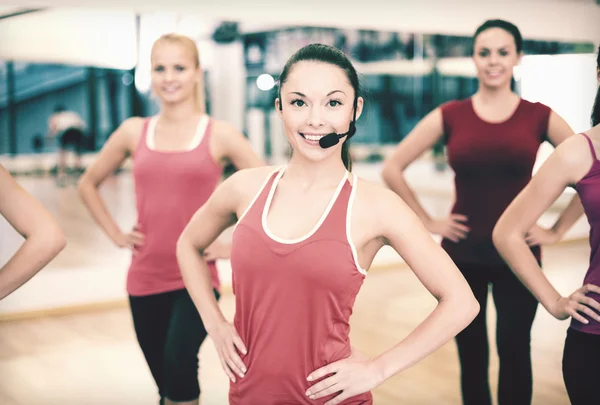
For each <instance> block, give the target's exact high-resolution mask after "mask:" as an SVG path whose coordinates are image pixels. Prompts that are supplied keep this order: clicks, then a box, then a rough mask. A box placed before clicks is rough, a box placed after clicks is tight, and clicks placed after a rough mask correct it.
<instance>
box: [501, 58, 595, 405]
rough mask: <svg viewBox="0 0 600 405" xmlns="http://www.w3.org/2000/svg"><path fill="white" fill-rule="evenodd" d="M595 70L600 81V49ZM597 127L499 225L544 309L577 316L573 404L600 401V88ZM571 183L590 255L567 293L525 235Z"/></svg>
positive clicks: (570, 352) (515, 266) (569, 364)
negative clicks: (542, 265) (553, 281)
mask: <svg viewBox="0 0 600 405" xmlns="http://www.w3.org/2000/svg"><path fill="white" fill-rule="evenodd" d="M596 74H597V77H598V82H599V83H600V48H599V49H598V59H597V70H596ZM592 125H594V127H593V128H592V129H590V130H588V131H587V132H586V133H583V134H581V135H578V136H574V137H572V138H571V139H569V140H567V141H565V142H564V143H563V144H561V145H560V146H558V147H557V148H556V150H555V151H554V153H552V155H551V156H550V157H549V158H548V160H547V161H546V162H544V164H543V166H542V167H541V168H540V170H539V171H538V172H537V173H536V175H535V176H534V177H533V179H532V180H531V182H530V183H529V184H528V185H527V187H525V189H523V191H522V192H521V193H520V194H519V195H518V196H517V198H515V200H514V201H513V202H512V203H511V204H510V206H509V207H508V208H507V210H506V211H505V212H504V214H502V217H501V218H500V220H499V221H498V223H497V224H496V227H495V229H494V242H495V244H496V247H497V248H498V251H499V252H500V254H501V255H502V256H503V257H504V259H505V260H506V262H507V263H508V264H509V265H510V267H511V268H512V270H513V271H514V272H515V274H516V275H517V276H518V277H519V279H520V280H521V281H522V282H523V283H524V284H525V285H526V286H527V288H529V290H530V291H531V292H532V293H533V295H535V297H536V298H537V299H538V300H539V301H540V302H541V304H542V305H543V306H544V308H546V309H547V310H548V311H549V312H550V313H551V314H552V315H553V316H554V317H556V318H558V319H567V318H569V317H571V318H572V320H571V327H570V328H569V330H568V332H567V339H566V341H565V349H564V353H563V378H564V380H565V385H566V387H567V392H568V394H569V398H570V400H571V403H572V404H573V405H588V404H595V403H598V387H597V384H598V381H600V368H598V360H600V316H599V315H598V313H599V311H600V254H599V250H600V233H599V229H598V226H599V225H598V224H599V221H600V161H599V160H598V156H600V88H599V89H598V92H597V95H596V103H595V105H594V109H593V111H592ZM571 185H574V186H575V189H576V190H577V193H578V194H579V196H580V197H581V203H582V206H583V208H584V209H585V213H586V214H587V217H588V220H589V223H590V227H591V229H590V246H591V255H590V265H589V268H588V270H587V273H586V275H585V278H584V280H583V283H584V285H583V287H581V288H579V289H577V291H575V292H574V293H572V294H571V295H569V296H568V297H563V296H562V295H561V294H559V293H558V292H557V291H556V290H555V289H554V287H553V286H552V285H551V284H550V282H549V281H548V279H547V278H546V276H545V275H544V273H543V272H542V271H541V269H540V267H539V265H538V263H537V262H536V260H535V257H533V255H532V254H531V252H530V251H529V249H527V244H526V241H525V239H526V233H527V230H528V229H529V227H530V226H532V225H533V224H534V223H535V222H536V221H537V219H538V218H539V217H540V215H542V213H543V212H544V211H545V210H546V209H547V208H548V207H549V206H550V205H551V204H552V203H553V202H554V201H555V200H556V198H557V197H558V196H559V195H560V194H561V193H562V191H563V190H564V189H565V188H566V187H567V186H571Z"/></svg>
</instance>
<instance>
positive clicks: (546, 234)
mask: <svg viewBox="0 0 600 405" xmlns="http://www.w3.org/2000/svg"><path fill="white" fill-rule="evenodd" d="M559 239H560V235H558V234H557V233H556V232H554V231H553V230H552V229H544V228H542V227H540V226H538V225H534V226H533V228H531V229H530V230H529V232H527V234H526V235H525V242H527V244H528V245H529V246H537V245H553V244H555V243H556V242H558V240H559Z"/></svg>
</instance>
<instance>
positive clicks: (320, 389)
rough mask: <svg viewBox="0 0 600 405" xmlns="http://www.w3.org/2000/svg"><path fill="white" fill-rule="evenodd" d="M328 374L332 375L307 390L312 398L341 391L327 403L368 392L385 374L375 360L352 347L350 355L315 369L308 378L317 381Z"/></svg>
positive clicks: (379, 382)
mask: <svg viewBox="0 0 600 405" xmlns="http://www.w3.org/2000/svg"><path fill="white" fill-rule="evenodd" d="M330 374H331V375H330ZM327 375H330V376H329V377H327V378H325V379H324V380H323V381H319V382H318V383H317V384H315V385H313V386H312V387H310V388H309V389H308V391H306V395H307V396H308V397H309V398H310V399H317V398H322V397H325V396H328V395H331V394H335V393H339V395H337V396H336V397H335V398H333V399H331V400H330V401H328V402H326V403H325V405H335V404H339V403H340V402H342V401H344V400H345V399H348V398H350V397H353V396H355V395H359V394H362V393H364V392H368V391H370V390H372V389H373V388H375V387H377V386H378V385H379V384H381V383H382V382H383V376H382V375H381V372H380V371H379V370H377V368H376V367H375V364H374V363H373V361H372V360H370V359H368V358H367V357H365V356H364V355H363V354H361V353H359V352H358V351H356V350H355V349H352V354H351V355H350V357H348V358H346V359H343V360H339V361H336V362H335V363H331V364H328V365H326V366H325V367H321V368H320V369H318V370H316V371H313V372H312V373H311V374H310V375H309V376H308V378H307V379H308V381H316V380H318V379H320V378H323V377H325V376H327Z"/></svg>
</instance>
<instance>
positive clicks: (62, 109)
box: [54, 104, 67, 113]
mask: <svg viewBox="0 0 600 405" xmlns="http://www.w3.org/2000/svg"><path fill="white" fill-rule="evenodd" d="M63 111H67V107H65V106H64V105H62V104H59V105H57V106H56V107H54V112H55V113H59V112H63Z"/></svg>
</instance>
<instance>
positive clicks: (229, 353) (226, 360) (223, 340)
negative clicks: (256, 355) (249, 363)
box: [210, 321, 248, 382]
mask: <svg viewBox="0 0 600 405" xmlns="http://www.w3.org/2000/svg"><path fill="white" fill-rule="evenodd" d="M210 337H211V338H212V340H213V342H214V344H215V348H216V349H217V353H218V354H219V359H220V360H221V366H222V367H223V370H225V373H226V374H227V376H229V379H230V380H231V381H233V382H235V375H236V374H237V375H239V376H240V377H242V378H243V377H244V375H245V374H246V366H245V365H244V362H243V361H242V359H241V358H240V356H239V355H238V353H237V351H236V347H237V350H239V351H240V352H241V353H243V354H247V353H248V350H247V349H246V346H244V342H242V338H240V335H239V334H238V333H237V331H236V330H235V326H233V324H232V323H230V322H225V321H224V322H221V323H220V324H219V325H218V326H217V327H216V328H215V329H214V331H212V333H210Z"/></svg>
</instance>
